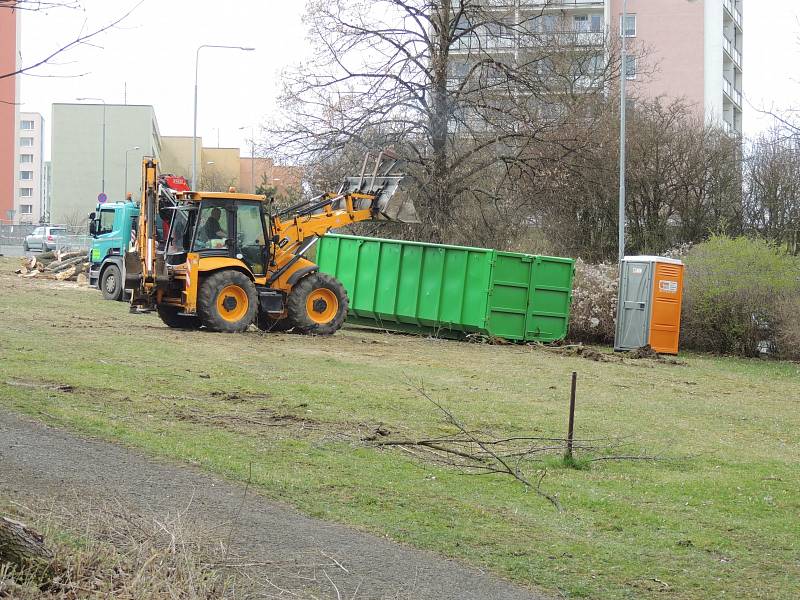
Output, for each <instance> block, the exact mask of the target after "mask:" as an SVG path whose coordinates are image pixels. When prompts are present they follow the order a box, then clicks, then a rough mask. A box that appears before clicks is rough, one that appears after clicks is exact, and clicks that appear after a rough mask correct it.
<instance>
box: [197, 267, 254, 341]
mask: <svg viewBox="0 0 800 600" xmlns="http://www.w3.org/2000/svg"><path fill="white" fill-rule="evenodd" d="M257 309H258V295H257V294H256V286H255V285H254V284H253V282H252V281H250V278H249V277H247V275H245V274H244V273H242V272H240V271H233V270H228V271H218V272H216V273H212V274H211V275H209V276H208V277H206V278H205V279H204V280H202V281H201V282H200V290H199V292H198V293H197V314H198V315H199V316H200V321H201V322H202V323H203V325H205V326H206V327H208V328H209V329H210V330H211V331H222V332H225V333H237V332H240V331H244V330H245V329H247V328H248V327H250V324H251V323H252V322H253V319H255V316H256V310H257Z"/></svg>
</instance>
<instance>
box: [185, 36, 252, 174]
mask: <svg viewBox="0 0 800 600" xmlns="http://www.w3.org/2000/svg"><path fill="white" fill-rule="evenodd" d="M203 48H221V49H226V50H243V51H245V52H250V51H252V50H255V48H248V47H244V46H220V45H217V44H203V45H201V46H198V47H197V52H195V55H194V127H193V129H192V189H195V188H196V185H197V183H196V182H197V75H198V72H199V69H200V50H202V49H203Z"/></svg>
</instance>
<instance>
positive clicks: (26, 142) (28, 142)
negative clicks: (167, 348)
mask: <svg viewBox="0 0 800 600" xmlns="http://www.w3.org/2000/svg"><path fill="white" fill-rule="evenodd" d="M19 145H20V146H23V147H26V148H30V147H31V146H33V138H32V137H23V138H19Z"/></svg>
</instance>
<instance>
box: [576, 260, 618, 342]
mask: <svg viewBox="0 0 800 600" xmlns="http://www.w3.org/2000/svg"><path fill="white" fill-rule="evenodd" d="M618 271H619V269H618V268H617V265H616V264H609V263H601V264H596V265H591V264H587V263H585V262H583V261H582V260H581V259H578V260H577V261H576V262H575V280H574V283H573V291H572V308H571V309H570V320H569V339H570V340H572V341H575V342H587V343H610V342H613V341H614V323H615V320H616V314H617V288H618V285H619V284H618V282H619V277H618Z"/></svg>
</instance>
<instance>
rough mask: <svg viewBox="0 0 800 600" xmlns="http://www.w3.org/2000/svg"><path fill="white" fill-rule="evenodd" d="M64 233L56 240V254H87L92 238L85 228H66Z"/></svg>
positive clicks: (78, 226)
mask: <svg viewBox="0 0 800 600" xmlns="http://www.w3.org/2000/svg"><path fill="white" fill-rule="evenodd" d="M65 229H66V230H67V232H66V233H62V234H58V235H56V236H55V238H56V251H57V252H84V251H85V252H88V251H89V247H90V246H91V245H92V238H91V237H90V236H89V234H88V232H87V231H86V226H84V225H77V226H71V225H69V226H67V227H66V228H65Z"/></svg>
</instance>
